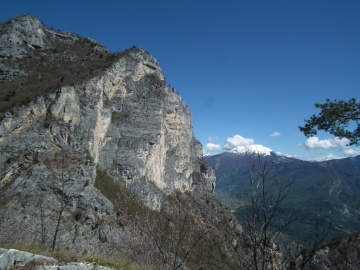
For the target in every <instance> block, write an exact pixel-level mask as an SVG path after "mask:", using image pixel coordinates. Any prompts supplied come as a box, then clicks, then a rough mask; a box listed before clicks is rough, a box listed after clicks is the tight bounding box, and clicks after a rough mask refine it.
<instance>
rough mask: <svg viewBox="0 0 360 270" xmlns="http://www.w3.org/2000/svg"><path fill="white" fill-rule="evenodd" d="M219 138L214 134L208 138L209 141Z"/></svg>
mask: <svg viewBox="0 0 360 270" xmlns="http://www.w3.org/2000/svg"><path fill="white" fill-rule="evenodd" d="M217 139H218V137H217V136H212V137H209V138H208V139H207V141H208V142H211V141H215V140H217Z"/></svg>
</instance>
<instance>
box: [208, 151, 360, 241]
mask: <svg viewBox="0 0 360 270" xmlns="http://www.w3.org/2000/svg"><path fill="white" fill-rule="evenodd" d="M253 159H254V157H253V156H252V155H251V154H249V153H247V154H235V153H230V152H227V153H223V154H220V155H215V156H208V157H205V161H206V162H207V163H208V164H210V165H211V166H212V167H213V169H214V171H215V174H216V178H217V190H216V193H217V194H216V196H217V197H218V198H219V199H220V200H226V197H227V196H228V195H229V194H230V193H232V194H238V192H239V191H240V190H241V189H242V188H244V187H246V183H247V179H248V178H249V162H250V160H253ZM255 159H256V157H255ZM263 159H264V161H265V162H269V163H272V162H274V169H273V173H275V172H276V173H278V174H280V175H282V176H285V177H286V178H287V179H294V180H295V181H294V184H293V186H292V189H291V192H290V194H289V195H288V197H287V198H286V200H285V201H284V205H283V207H288V208H295V209H297V210H298V211H300V212H299V214H300V215H301V216H303V217H304V216H310V214H311V213H312V212H314V211H315V212H316V213H318V214H321V215H323V216H326V217H328V218H329V219H331V220H332V221H333V223H334V225H335V226H336V230H335V232H334V234H335V235H334V236H339V235H341V234H343V233H346V232H353V231H356V230H357V229H358V224H357V222H358V218H359V217H358V212H357V209H358V201H357V200H354V196H355V197H356V196H357V195H358V194H360V186H359V180H360V156H357V157H352V158H345V159H337V160H329V161H323V162H309V161H303V160H298V159H295V158H288V157H284V156H278V155H276V154H275V153H273V152H272V153H271V155H268V156H264V157H263ZM269 178H271V175H270V176H269ZM306 213H307V214H306Z"/></svg>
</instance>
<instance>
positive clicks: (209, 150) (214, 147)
mask: <svg viewBox="0 0 360 270" xmlns="http://www.w3.org/2000/svg"><path fill="white" fill-rule="evenodd" d="M222 150H223V149H222V147H221V146H220V145H218V144H215V143H208V144H207V145H205V147H204V150H203V152H204V155H211V154H214V153H217V152H221V151H222Z"/></svg>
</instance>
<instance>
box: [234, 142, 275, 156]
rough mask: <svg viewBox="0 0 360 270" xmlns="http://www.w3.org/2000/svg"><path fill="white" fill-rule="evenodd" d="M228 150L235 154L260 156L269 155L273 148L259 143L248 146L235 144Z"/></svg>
mask: <svg viewBox="0 0 360 270" xmlns="http://www.w3.org/2000/svg"><path fill="white" fill-rule="evenodd" d="M228 152H229V153H235V154H259V155H262V156H270V155H271V152H273V150H271V149H270V148H268V147H265V146H263V145H260V144H253V145H248V146H237V147H235V148H233V149H231V150H229V151H228Z"/></svg>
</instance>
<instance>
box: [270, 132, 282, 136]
mask: <svg viewBox="0 0 360 270" xmlns="http://www.w3.org/2000/svg"><path fill="white" fill-rule="evenodd" d="M270 136H271V137H277V136H280V132H277V131H275V132H273V133H271V134H270Z"/></svg>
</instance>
